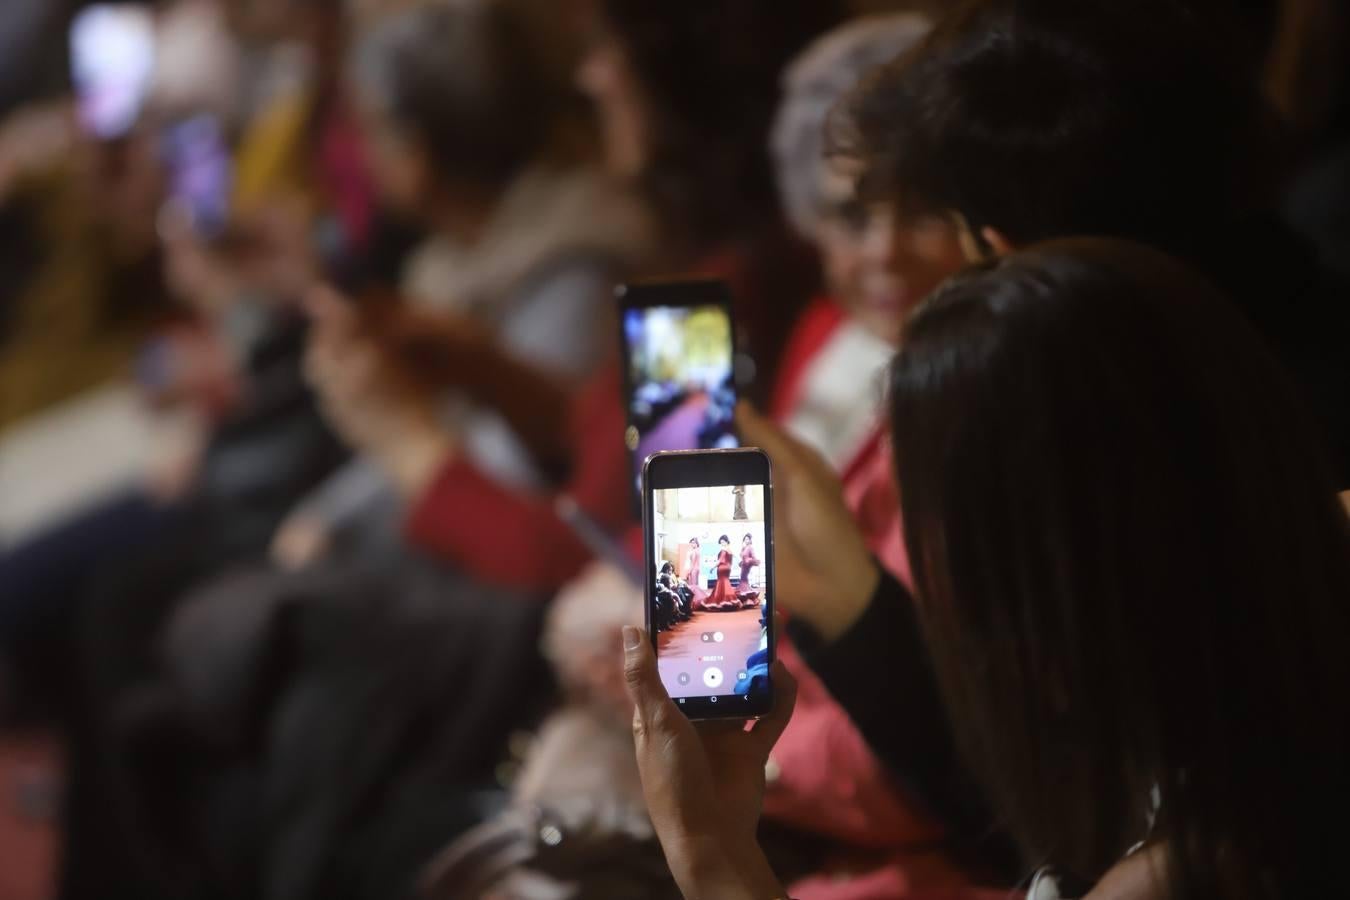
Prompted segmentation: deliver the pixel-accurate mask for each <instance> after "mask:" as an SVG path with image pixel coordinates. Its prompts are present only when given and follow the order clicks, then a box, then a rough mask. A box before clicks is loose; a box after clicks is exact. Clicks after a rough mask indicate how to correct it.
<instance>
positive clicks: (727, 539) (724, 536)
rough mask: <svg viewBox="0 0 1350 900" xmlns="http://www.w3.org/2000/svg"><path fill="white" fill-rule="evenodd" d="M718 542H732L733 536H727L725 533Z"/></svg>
mask: <svg viewBox="0 0 1350 900" xmlns="http://www.w3.org/2000/svg"><path fill="white" fill-rule="evenodd" d="M717 543H719V544H730V543H731V538H729V537H727V536H726V535H725V534H724V535H722V536H721V537H720V538H718V539H717Z"/></svg>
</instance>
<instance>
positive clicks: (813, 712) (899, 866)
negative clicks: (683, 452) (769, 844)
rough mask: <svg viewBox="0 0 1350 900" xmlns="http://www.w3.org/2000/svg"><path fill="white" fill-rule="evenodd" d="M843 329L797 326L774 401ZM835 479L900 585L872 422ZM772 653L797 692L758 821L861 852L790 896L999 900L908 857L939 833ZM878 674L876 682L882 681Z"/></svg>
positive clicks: (801, 673) (804, 679)
mask: <svg viewBox="0 0 1350 900" xmlns="http://www.w3.org/2000/svg"><path fill="white" fill-rule="evenodd" d="M841 321H842V319H841V317H839V316H838V315H833V316H832V315H830V314H829V313H828V311H823V310H817V311H816V314H815V315H811V314H808V315H807V316H805V317H804V318H803V320H802V326H803V328H804V329H806V330H807V331H808V332H809V331H812V330H814V333H808V334H806V335H802V334H799V335H798V336H797V339H796V341H795V346H796V347H797V348H798V350H799V351H801V350H802V347H803V345H806V346H807V349H806V350H805V351H802V352H798V353H797V354H796V355H795V357H794V354H793V352H792V349H793V346H794V345H791V344H790V345H789V352H788V353H787V354H786V365H785V371H784V373H783V376H784V377H783V382H782V385H781V388H782V390H781V393H780V398H781V396H782V395H786V396H788V397H792V396H800V395H801V385H800V383H799V382H796V383H795V382H794V375H795V376H797V377H798V378H800V377H802V375H803V373H805V372H808V371H809V370H810V361H811V360H812V359H813V358H814V357H815V356H816V354H817V353H818V352H820V351H822V350H824V349H825V348H826V347H828V344H829V340H830V335H831V334H832V333H833V332H834V330H835V329H836V328H837V327H838V325H839V324H840V323H841ZM790 406H791V401H790V400H789V401H788V402H787V403H786V404H780V405H776V409H775V412H777V413H778V414H779V418H780V419H781V418H785V417H786V416H785V415H784V414H785V413H787V412H788V411H789V409H790ZM843 479H844V495H845V498H846V499H847V501H848V503H849V505H850V507H851V508H852V509H853V510H854V513H855V514H856V516H857V518H858V521H859V524H860V525H861V526H862V528H863V531H864V533H865V534H866V535H867V539H868V543H869V545H870V546H871V548H872V551H873V553H875V554H876V556H877V558H878V559H879V560H880V561H881V563H882V565H884V566H886V568H887V569H889V570H890V571H891V573H892V574H894V575H895V576H896V577H898V578H899V579H900V580H902V581H905V582H908V580H909V578H910V570H909V562H908V560H907V559H906V557H905V552H904V547H903V544H902V542H901V522H900V509H899V498H898V495H897V492H896V490H895V484H894V479H893V477H892V472H891V454H890V448H889V444H888V441H887V440H886V438H885V435H884V429H883V428H882V426H881V424H880V422H874V423H873V427H872V429H871V437H870V438H868V439H867V440H866V441H865V442H864V444H863V446H862V447H861V448H860V449H859V451H858V452H857V454H856V456H855V458H854V459H853V461H852V462H851V463H850V464H848V465H847V466H846V467H845V468H844V470H843ZM778 654H779V658H780V659H782V660H783V662H784V664H785V665H787V667H788V668H789V670H791V672H792V674H793V675H794V676H796V678H797V680H798V683H799V688H798V695H797V706H796V710H795V711H794V713H793V716H792V721H791V722H790V723H789V724H788V727H787V730H786V731H785V732H784V733H783V737H782V738H781V739H780V740H779V742H778V745H777V746H776V747H775V748H774V752H773V756H772V761H771V764H770V772H769V774H770V776H771V777H770V783H769V786H768V790H767V793H766V796H765V802H764V811H765V815H766V816H767V817H769V818H770V819H773V820H776V821H778V822H783V823H786V824H790V825H792V826H794V827H797V828H800V829H803V830H807V831H812V832H816V833H818V834H821V835H823V836H825V837H827V838H831V839H834V840H835V841H838V842H839V843H842V844H846V845H849V846H850V847H854V848H858V851H859V852H858V853H857V854H854V853H846V854H844V855H842V856H840V857H839V858H838V859H837V860H835V861H833V865H831V866H830V870H827V871H826V872H824V873H821V874H818V875H815V876H812V877H811V878H808V879H804V880H802V881H801V882H798V883H796V884H793V885H790V886H789V892H790V894H791V895H792V896H794V897H800V898H802V900H873V898H875V900H882V898H887V900H892V898H914V900H919V898H924V900H936V898H957V897H960V898H976V897H978V898H987V900H992V898H995V897H998V898H1004V897H1006V896H1007V893H1006V892H1005V891H996V892H989V891H982V890H978V889H974V888H971V887H970V886H969V884H968V882H967V881H966V879H965V877H964V876H963V875H962V874H961V873H960V872H959V870H957V869H956V867H955V866H954V865H952V864H951V863H950V862H948V861H947V860H946V859H945V858H944V857H943V856H942V855H941V854H939V853H936V852H921V851H914V850H912V849H907V848H912V847H914V846H915V845H916V844H928V843H934V842H936V841H938V840H940V839H941V837H942V828H941V826H940V825H938V824H937V823H935V822H933V821H931V820H929V819H928V818H926V817H925V816H924V815H923V814H921V813H920V812H919V811H918V810H917V809H916V808H915V807H914V806H913V805H911V804H910V803H909V802H908V801H907V799H906V797H905V796H904V795H903V794H902V793H901V792H900V790H899V789H897V787H896V786H895V785H894V784H893V783H892V781H891V779H890V778H889V776H888V775H887V774H886V772H885V771H884V770H883V769H882V767H881V764H880V763H879V762H878V761H877V759H876V758H875V756H873V754H872V752H871V750H870V749H868V747H867V744H866V743H865V742H864V741H863V739H862V736H861V735H860V734H859V733H858V730H857V728H855V727H854V725H853V723H852V721H850V719H849V718H848V715H847V714H846V713H845V712H844V710H843V709H842V708H841V707H840V706H839V705H838V704H837V703H835V702H834V700H833V698H831V697H830V695H829V693H828V692H827V691H826V690H825V687H824V685H823V684H821V682H820V680H819V679H817V678H816V677H815V675H814V674H812V672H811V670H810V669H808V668H807V667H806V665H805V664H804V663H803V662H802V660H801V657H800V655H799V654H798V653H797V651H796V649H795V648H794V647H793V646H792V645H791V643H790V642H789V641H787V640H780V642H779V644H778ZM879 674H880V675H881V676H882V677H883V679H884V673H879ZM866 851H872V852H870V853H868V852H866ZM878 852H879V853H878ZM860 856H861V857H865V858H858V857H860ZM845 872H846V873H847V874H846V875H843V874H842V873H845Z"/></svg>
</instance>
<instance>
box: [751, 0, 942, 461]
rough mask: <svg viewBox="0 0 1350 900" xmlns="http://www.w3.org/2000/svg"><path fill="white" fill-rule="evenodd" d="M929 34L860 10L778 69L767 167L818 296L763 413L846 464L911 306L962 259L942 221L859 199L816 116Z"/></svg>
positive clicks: (867, 429) (911, 22)
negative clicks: (819, 285) (807, 246)
mask: <svg viewBox="0 0 1350 900" xmlns="http://www.w3.org/2000/svg"><path fill="white" fill-rule="evenodd" d="M927 31H928V21H927V19H925V18H924V17H922V16H919V15H916V14H913V13H906V14H899V15H892V16H870V17H866V18H862V19H859V20H857V21H854V22H851V23H849V24H847V25H844V26H841V27H839V28H838V29H836V30H834V31H833V32H831V33H830V35H829V36H827V37H823V38H821V39H820V40H819V41H817V42H816V43H815V44H813V45H812V47H811V48H810V49H809V50H808V51H807V52H804V53H803V54H802V55H801V56H800V57H798V59H797V60H796V61H794V62H793V64H792V66H791V67H790V68H789V69H788V70H787V72H786V74H785V76H784V90H785V95H784V99H783V104H782V106H781V107H780V108H779V112H778V116H777V118H776V120H775V122H774V129H773V136H772V150H773V157H774V171H775V174H776V176H777V181H778V188H779V194H780V196H781V197H782V201H783V207H784V211H785V212H786V213H787V215H788V218H789V221H790V222H791V224H792V226H793V229H794V230H795V231H796V232H797V233H798V234H799V235H800V236H801V237H802V238H804V239H805V240H807V241H809V242H810V243H811V244H813V245H814V246H815V248H816V249H817V251H818V252H819V254H820V259H821V268H822V270H823V273H824V277H825V290H826V294H825V296H822V297H819V298H817V299H816V300H815V301H814V302H813V303H812V304H811V306H810V307H808V308H807V309H806V310H805V311H803V313H802V315H801V316H800V317H799V319H798V321H797V322H796V323H795V325H794V327H793V330H792V332H791V334H790V335H789V338H788V343H787V349H786V350H785V351H784V355H783V361H782V372H781V375H780V377H779V379H778V381H777V383H776V384H775V385H774V391H773V396H772V397H771V401H770V406H769V409H770V412H771V413H772V415H773V417H774V418H775V419H779V420H780V421H784V422H785V424H786V425H787V427H788V429H789V430H790V431H791V432H792V433H793V434H795V435H796V436H798V437H799V438H801V439H802V440H805V441H806V442H807V443H808V444H810V445H812V446H814V447H816V448H817V449H818V450H819V451H820V452H821V453H822V454H824V456H825V457H826V459H828V460H829V461H830V462H831V463H832V464H833V465H834V466H836V467H837V468H839V469H840V470H844V469H846V468H847V467H848V466H849V465H850V464H851V463H852V462H853V461H854V460H855V459H856V458H857V457H858V456H859V454H860V451H861V450H862V448H864V447H865V446H866V445H867V444H869V443H870V442H871V441H872V440H873V438H874V437H875V436H876V435H877V434H878V433H879V431H880V425H879V421H878V418H879V413H880V401H881V374H882V370H883V369H884V367H885V365H886V363H887V362H889V361H890V358H891V355H892V354H893V353H894V352H895V344H896V342H897V341H898V340H899V337H900V333H899V329H900V325H901V323H902V322H903V320H904V316H905V314H906V313H908V311H909V310H910V309H912V308H913V306H914V305H915V304H916V303H917V302H918V301H919V300H921V299H923V297H924V296H925V295H926V294H927V293H928V292H929V291H930V290H932V289H933V287H935V286H936V285H937V283H938V282H939V281H941V280H942V279H943V278H945V277H946V276H947V275H950V274H951V273H952V272H953V271H955V270H956V268H957V267H958V266H960V265H961V263H962V257H961V253H960V247H959V245H958V244H957V243H956V241H955V239H954V237H953V235H954V229H953V227H952V225H951V223H950V222H949V221H947V220H946V219H945V218H941V217H939V218H937V219H936V220H933V219H932V218H931V217H930V218H928V219H920V220H916V221H913V222H911V221H903V222H902V221H899V220H897V219H896V218H895V217H893V216H891V215H890V214H889V212H888V208H887V206H886V205H885V204H878V203H867V202H864V201H863V200H860V199H859V198H858V197H857V195H856V192H855V190H854V187H855V185H854V182H855V180H856V172H855V171H854V169H855V168H856V167H855V166H854V165H852V161H851V160H846V159H836V158H831V159H827V153H826V143H825V137H826V122H827V120H828V117H829V115H830V112H831V110H832V109H833V108H834V106H835V105H836V104H837V103H838V102H839V101H840V99H841V98H843V97H844V96H845V95H846V94H847V93H848V91H849V90H851V89H852V88H853V86H854V85H855V84H856V83H857V81H858V79H859V78H860V77H861V76H862V75H864V74H865V73H867V72H868V71H870V70H872V69H874V68H876V67H877V66H880V65H881V64H883V63H886V62H889V61H890V60H892V59H894V58H895V56H896V55H897V54H898V53H900V52H902V51H903V50H904V49H905V48H907V47H910V46H913V45H914V44H915V43H916V42H917V41H918V40H920V39H921V38H922V37H923V36H924V35H925V34H926V33H927Z"/></svg>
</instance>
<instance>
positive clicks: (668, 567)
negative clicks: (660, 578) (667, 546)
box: [661, 560, 675, 575]
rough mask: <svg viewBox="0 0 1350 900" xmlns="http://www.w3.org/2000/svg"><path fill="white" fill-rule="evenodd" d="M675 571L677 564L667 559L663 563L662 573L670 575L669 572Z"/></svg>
mask: <svg viewBox="0 0 1350 900" xmlns="http://www.w3.org/2000/svg"><path fill="white" fill-rule="evenodd" d="M674 571H675V566H674V565H673V564H672V563H671V562H670V560H666V561H665V562H664V563H662V564H661V574H662V575H668V574H670V573H672V572H674Z"/></svg>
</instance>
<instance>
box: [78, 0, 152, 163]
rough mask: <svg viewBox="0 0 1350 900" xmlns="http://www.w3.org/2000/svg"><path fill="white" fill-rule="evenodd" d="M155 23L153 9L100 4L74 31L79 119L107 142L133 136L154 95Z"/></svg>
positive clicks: (86, 12)
mask: <svg viewBox="0 0 1350 900" xmlns="http://www.w3.org/2000/svg"><path fill="white" fill-rule="evenodd" d="M154 71H155V20H154V16H153V14H152V13H151V11H150V7H149V6H145V5H140V4H130V3H117V4H113V3H98V4H95V5H93V6H89V7H87V8H85V9H83V10H81V11H80V13H79V14H78V15H77V16H75V19H74V21H73V22H72V23H71V26H70V75H71V81H72V82H73V84H74V88H75V96H76V109H77V117H78V119H79V122H80V125H81V127H82V128H84V130H85V131H86V132H88V133H89V134H92V135H93V136H94V137H97V138H100V139H103V140H113V139H115V138H120V137H122V136H124V135H125V134H126V133H127V132H129V131H130V130H131V128H132V126H133V125H135V124H136V119H137V118H138V117H139V116H140V114H141V108H142V107H143V106H144V105H145V100H146V97H147V96H148V95H149V93H150V83H151V78H152V77H153V75H154Z"/></svg>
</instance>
